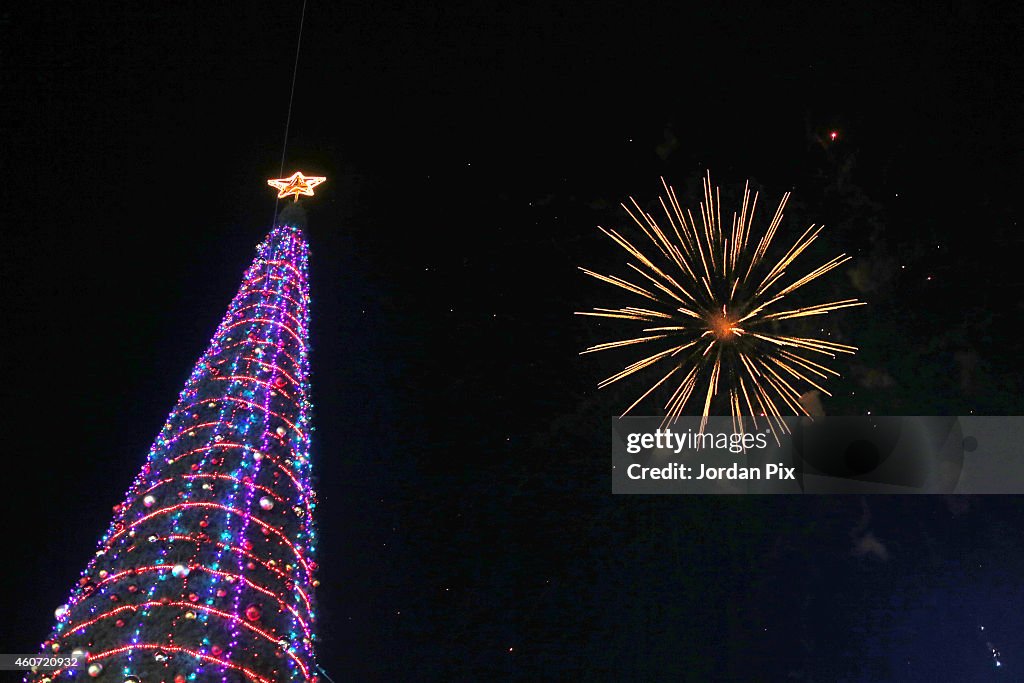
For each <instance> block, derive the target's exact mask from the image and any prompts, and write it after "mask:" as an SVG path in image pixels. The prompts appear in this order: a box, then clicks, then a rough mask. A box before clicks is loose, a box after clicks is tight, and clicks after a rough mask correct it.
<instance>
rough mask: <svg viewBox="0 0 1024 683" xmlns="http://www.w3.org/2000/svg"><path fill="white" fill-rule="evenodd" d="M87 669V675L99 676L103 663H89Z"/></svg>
mask: <svg viewBox="0 0 1024 683" xmlns="http://www.w3.org/2000/svg"><path fill="white" fill-rule="evenodd" d="M88 671H89V675H90V676H92V677H93V678H96V677H97V676H99V675H100V674H101V673H102V672H103V665H102V664H100V663H99V662H96V663H94V664H90V665H89V669H88Z"/></svg>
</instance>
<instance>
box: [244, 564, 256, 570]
mask: <svg viewBox="0 0 1024 683" xmlns="http://www.w3.org/2000/svg"><path fill="white" fill-rule="evenodd" d="M245 568H246V569H248V570H249V571H252V570H253V569H256V563H255V562H249V563H248V564H246V565H245Z"/></svg>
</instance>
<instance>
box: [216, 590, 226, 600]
mask: <svg viewBox="0 0 1024 683" xmlns="http://www.w3.org/2000/svg"><path fill="white" fill-rule="evenodd" d="M227 594H228V592H227V591H226V590H224V589H223V588H218V589H217V597H218V598H223V597H224V596H225V595H227Z"/></svg>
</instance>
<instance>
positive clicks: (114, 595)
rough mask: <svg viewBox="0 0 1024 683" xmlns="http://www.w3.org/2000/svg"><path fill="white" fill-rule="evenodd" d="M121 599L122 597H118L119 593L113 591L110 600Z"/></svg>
mask: <svg viewBox="0 0 1024 683" xmlns="http://www.w3.org/2000/svg"><path fill="white" fill-rule="evenodd" d="M120 599H121V598H119V597H117V593H112V594H111V596H110V602H117V601H119V600H120Z"/></svg>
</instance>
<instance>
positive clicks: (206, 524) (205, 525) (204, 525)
mask: <svg viewBox="0 0 1024 683" xmlns="http://www.w3.org/2000/svg"><path fill="white" fill-rule="evenodd" d="M199 526H201V527H202V528H204V529H205V528H206V527H208V526H210V523H209V522H207V521H206V520H205V519H202V520H199Z"/></svg>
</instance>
